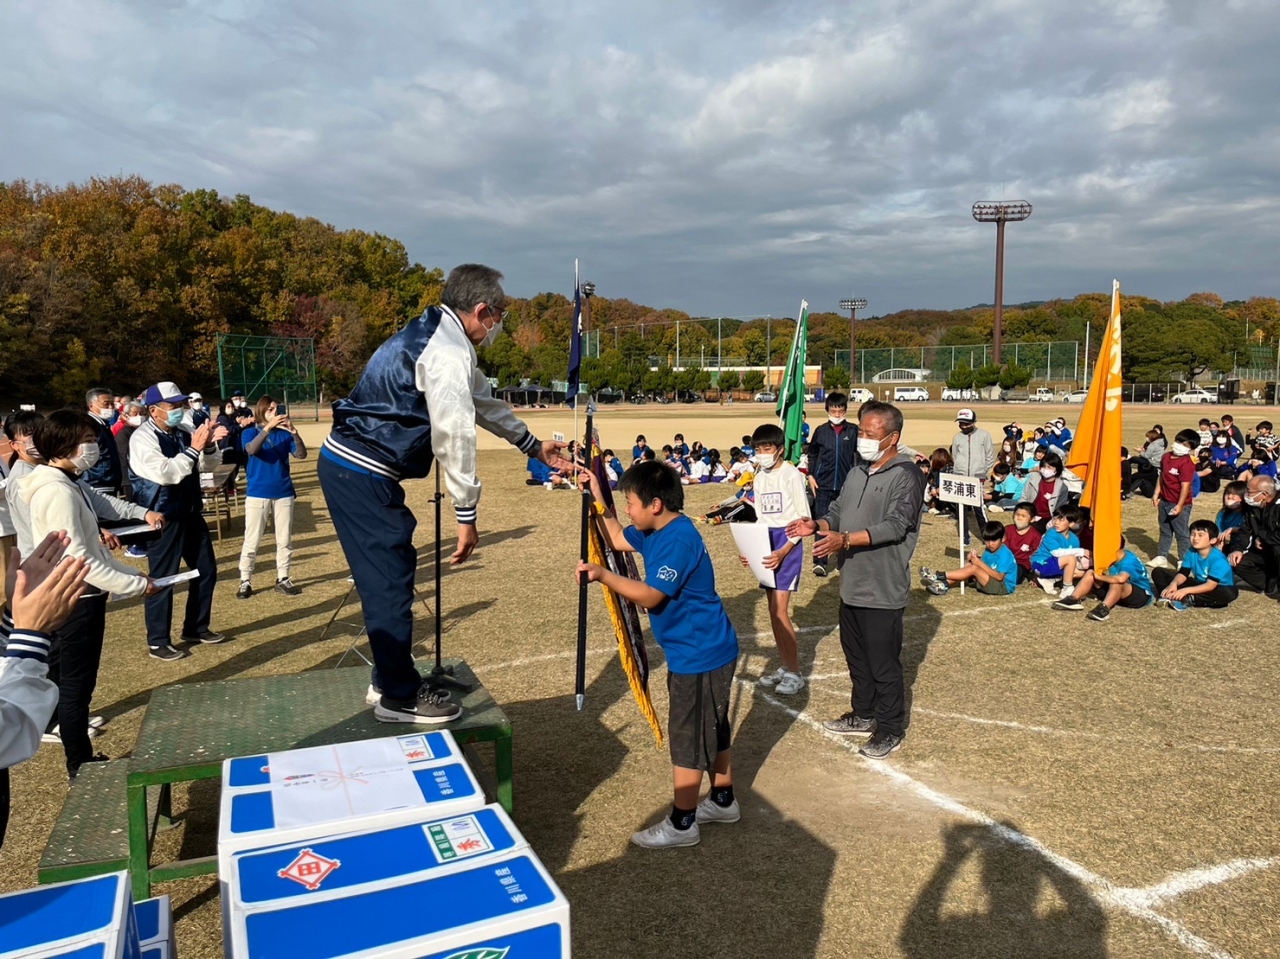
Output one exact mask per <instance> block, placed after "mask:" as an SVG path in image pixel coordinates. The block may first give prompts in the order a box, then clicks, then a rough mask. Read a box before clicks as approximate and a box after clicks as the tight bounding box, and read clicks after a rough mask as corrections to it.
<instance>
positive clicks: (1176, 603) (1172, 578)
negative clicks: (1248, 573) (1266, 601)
mask: <svg viewBox="0 0 1280 959" xmlns="http://www.w3.org/2000/svg"><path fill="white" fill-rule="evenodd" d="M1190 532H1191V549H1190V550H1189V551H1188V552H1187V555H1186V557H1185V558H1184V559H1183V560H1182V566H1181V568H1180V569H1179V570H1178V572H1177V575H1175V574H1174V573H1173V571H1172V570H1168V569H1153V570H1152V571H1151V580H1152V582H1153V583H1155V588H1156V589H1157V590H1158V591H1159V593H1160V598H1159V599H1157V600H1156V602H1157V603H1159V604H1160V605H1162V606H1168V607H1169V609H1172V610H1174V611H1176V612H1179V613H1182V612H1185V611H1186V610H1188V609H1190V608H1191V607H1192V606H1203V607H1205V608H1206V609H1222V608H1223V607H1224V606H1226V605H1227V604H1228V603H1231V602H1234V601H1235V598H1236V597H1237V596H1238V595H1239V593H1238V592H1237V590H1236V578H1235V573H1234V571H1233V570H1232V569H1231V561H1230V560H1228V559H1227V557H1226V555H1225V554H1224V553H1223V552H1222V550H1220V549H1215V548H1214V546H1213V541H1214V540H1215V539H1217V538H1218V524H1217V523H1215V522H1213V521H1212V520H1207V519H1198V520H1196V521H1195V522H1194V523H1192V524H1191V530H1190Z"/></svg>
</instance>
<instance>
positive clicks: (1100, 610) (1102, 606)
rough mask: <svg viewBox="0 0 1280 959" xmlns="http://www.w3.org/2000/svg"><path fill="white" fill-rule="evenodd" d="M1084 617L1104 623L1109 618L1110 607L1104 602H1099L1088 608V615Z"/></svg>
mask: <svg viewBox="0 0 1280 959" xmlns="http://www.w3.org/2000/svg"><path fill="white" fill-rule="evenodd" d="M1086 618H1087V619H1091V620H1093V621H1094V622H1095V623H1105V622H1106V621H1107V620H1109V619H1110V618H1111V608H1110V607H1109V606H1107V604H1106V603H1099V604H1098V605H1097V606H1095V607H1093V609H1091V610H1089V615H1088V616H1087V617H1086Z"/></svg>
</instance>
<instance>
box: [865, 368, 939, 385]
mask: <svg viewBox="0 0 1280 959" xmlns="http://www.w3.org/2000/svg"><path fill="white" fill-rule="evenodd" d="M932 372H933V371H932V370H926V369H920V368H915V369H907V368H905V367H899V368H897V369H892V370H884V371H883V372H881V373H877V374H876V375H875V376H873V377H871V382H872V383H924V382H926V381H927V380H928V379H929V374H930V373H932Z"/></svg>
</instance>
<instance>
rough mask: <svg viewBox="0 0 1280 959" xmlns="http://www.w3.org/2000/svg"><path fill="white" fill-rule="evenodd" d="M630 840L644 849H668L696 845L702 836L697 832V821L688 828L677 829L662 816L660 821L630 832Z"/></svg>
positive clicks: (668, 819)
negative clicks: (646, 827) (635, 831)
mask: <svg viewBox="0 0 1280 959" xmlns="http://www.w3.org/2000/svg"><path fill="white" fill-rule="evenodd" d="M631 841H632V842H633V843H635V844H636V845H637V846H643V847H644V848H645V849H670V848H674V847H676V846H696V845H697V844H698V843H699V842H701V841H702V836H701V835H700V834H699V833H698V824H697V822H694V824H693V825H692V826H690V827H689V828H688V829H677V828H676V827H675V826H673V825H671V819H670V818H669V817H667V816H663V817H662V821H661V822H660V823H657V824H656V825H653V826H650V827H649V828H648V829H641V830H640V831H639V832H637V833H632V835H631Z"/></svg>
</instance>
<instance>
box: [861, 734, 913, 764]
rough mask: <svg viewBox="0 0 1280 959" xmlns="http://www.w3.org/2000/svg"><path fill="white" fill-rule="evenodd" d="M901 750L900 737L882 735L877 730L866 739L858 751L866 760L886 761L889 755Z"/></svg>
mask: <svg viewBox="0 0 1280 959" xmlns="http://www.w3.org/2000/svg"><path fill="white" fill-rule="evenodd" d="M901 748H902V737H901V736H895V735H894V734H893V733H884V732H880V731H879V730H877V731H876V734H875V735H874V736H872V737H871V738H870V739H868V740H867V741H866V742H865V743H864V744H863V746H862V748H861V749H859V750H858V752H859V753H861V754H862V755H863V756H866V757H867V758H868V759H888V758H889V754H890V753H892V752H895V751H897V750H898V749H901Z"/></svg>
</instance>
